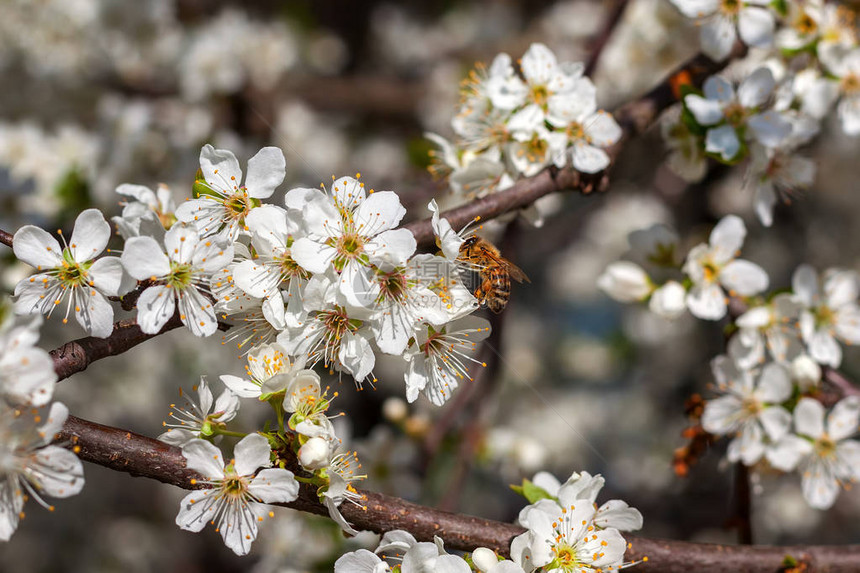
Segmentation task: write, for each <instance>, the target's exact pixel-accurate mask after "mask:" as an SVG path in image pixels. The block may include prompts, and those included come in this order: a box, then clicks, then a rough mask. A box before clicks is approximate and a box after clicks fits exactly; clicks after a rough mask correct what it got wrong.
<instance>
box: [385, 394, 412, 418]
mask: <svg viewBox="0 0 860 573" xmlns="http://www.w3.org/2000/svg"><path fill="white" fill-rule="evenodd" d="M382 415H383V416H385V419H386V420H388V421H389V422H394V423H395V424H397V423H400V422H402V421H403V420H404V419H405V418H406V416H408V415H409V408H408V407H407V406H406V402H404V401H403V399H402V398H398V397H396V396H392V397H390V398H388V399H386V400H385V402H383V403H382Z"/></svg>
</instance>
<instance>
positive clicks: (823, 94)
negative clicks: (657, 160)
mask: <svg viewBox="0 0 860 573" xmlns="http://www.w3.org/2000/svg"><path fill="white" fill-rule="evenodd" d="M673 3H674V4H675V5H676V6H677V7H678V8H679V9H680V10H681V11H682V12H683V13H684V14H685V15H687V16H690V17H694V18H697V19H698V21H699V22H700V23H701V28H700V30H701V38H702V50H703V51H704V52H705V53H706V54H707V55H709V56H710V57H712V58H714V59H718V60H722V59H724V58H726V57H727V56H728V54H729V51H730V49H731V46H732V44H733V43H734V41H735V38H736V33H735V28H737V31H738V32H739V33H740V37H741V39H742V40H743V41H744V42H746V43H747V44H749V45H750V46H756V47H760V48H766V49H767V50H768V51H766V52H765V53H764V55H762V54H760V53H757V54H756V56H755V58H756V59H754V60H753V61H752V65H751V66H750V65H749V63H748V65H747V67H748V68H749V67H751V68H752V69H751V71H749V72H748V73H747V72H745V71H744V70H743V68H742V69H741V72H740V75H741V78H740V81H739V82H738V85H737V88H735V85H734V83H733V82H732V81H731V79H729V78H728V77H726V76H724V75H715V76H712V77H710V78H708V80H707V81H706V82H705V84H704V86H703V91H702V92H701V93H700V92H698V91H696V90H692V89H690V88H688V87H685V88H683V89H684V90H685V92H684V98H683V105H682V108H680V109H679V108H676V109H674V110H673V111H672V112H671V113H669V114H667V116H666V117H665V118H664V123H663V135H664V139H665V140H666V144H667V146H668V147H669V149H670V150H671V153H670V156H669V158H668V165H669V167H670V168H671V169H672V170H673V171H675V172H676V173H677V174H678V175H680V176H681V177H682V178H684V179H686V180H688V181H698V180H701V179H702V177H704V174H705V172H706V158H708V157H710V158H712V159H715V160H717V161H719V162H722V163H727V164H737V163H740V162H742V161H744V160H746V163H747V166H746V177H745V179H746V181H747V186H748V187H750V188H751V190H752V192H753V195H754V197H753V204H754V207H755V212H756V214H757V215H758V217H759V219H760V221H761V222H762V224H764V225H766V226H770V225H771V224H772V222H773V208H774V205H775V204H776V203H777V201H778V200H779V199H780V198H782V199H783V200H785V201H786V202H787V201H788V200H789V199H790V197H791V194H792V193H794V192H796V191H800V190H806V189H809V188H810V187H811V186H812V184H813V182H814V179H815V172H816V166H815V163H814V162H813V161H812V160H811V159H809V158H806V157H803V156H801V155H798V154H797V151H798V150H799V149H800V148H801V147H802V146H803V145H805V144H807V143H809V142H810V141H811V140H812V139H813V138H814V137H815V136H816V135H817V134H818V132H819V131H820V123H821V121H822V120H823V119H824V118H825V117H826V116H827V115H828V114H829V113H830V112H831V110H833V109H834V108H835V109H836V110H837V113H838V115H839V118H840V120H841V123H842V128H843V130H844V132H845V133H846V134H849V135H858V134H860V89H858V86H860V44H858V40H857V34H856V27H855V26H856V14H855V13H854V12H853V11H852V9H851V8H849V7H847V6H843V5H840V4H838V3H825V2H823V1H819V0H814V1H810V2H801V1H796V0H789V1H788V2H781V3H765V2H758V1H755V2H752V1H749V2H734V1H732V2H728V1H717V0H714V1H712V2H711V1H709V2H698V1H695V2H694V1H691V0H690V1H688V0H673ZM751 58H753V56H751ZM837 102H838V103H837Z"/></svg>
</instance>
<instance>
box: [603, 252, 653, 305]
mask: <svg viewBox="0 0 860 573" xmlns="http://www.w3.org/2000/svg"><path fill="white" fill-rule="evenodd" d="M597 287H598V288H599V289H600V290H602V291H603V292H605V293H606V294H608V295H609V296H611V297H612V298H614V299H615V300H617V301H619V302H637V301H640V300H642V299H644V298H645V297H647V296H648V295H649V294H651V290H652V289H653V285H652V284H651V279H650V278H648V273H646V272H645V271H644V270H643V269H642V267H640V266H639V265H637V264H635V263H631V262H629V261H618V262H616V263H612V264H611V265H609V266H608V267H606V270H605V271H603V274H602V275H600V277H598V279H597Z"/></svg>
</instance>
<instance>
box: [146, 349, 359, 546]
mask: <svg viewBox="0 0 860 573" xmlns="http://www.w3.org/2000/svg"><path fill="white" fill-rule="evenodd" d="M245 370H246V372H245V375H244V376H234V375H223V376H221V382H222V383H223V385H224V388H223V389H222V391H221V393H220V394H219V395H218V397H217V398H216V397H215V395H214V393H213V391H212V388H211V387H210V385H209V383H208V382H207V381H206V380H205V378H204V379H201V381H200V384H199V385H198V386H197V388H196V389H195V390H196V394H197V398H196V399H193V398H191V397H186V403H185V404H184V405H182V406H177V405H175V404H173V405H172V409H173V411H172V412H171V413H170V418H171V421H170V422H169V423H167V422H165V424H164V425H165V427H166V428H167V430H166V431H165V432H164V433H163V434H162V435H161V436H159V439H161V440H162V441H164V442H167V443H169V444H172V445H175V446H178V447H180V448H182V453H183V456H184V457H185V458H186V460H187V462H188V467H190V468H192V469H194V470H196V471H197V472H198V473H199V474H200V475H201V476H202V479H199V480H196V481H195V485H197V486H199V487H203V488H204V489H202V490H200V491H195V492H192V493H190V494H188V495H187V496H186V498H185V499H184V500H183V501H182V503H181V507H180V511H179V514H178V515H177V517H176V524H177V525H179V526H180V527H181V528H182V529H185V530H188V531H195V532H197V531H200V530H202V529H203V527H204V526H205V525H206V523H207V522H213V523H216V524H217V531H218V532H219V533H220V534H221V536H222V538H223V539H224V543H225V544H226V545H227V547H229V548H230V549H232V550H233V551H234V552H235V553H237V554H239V555H244V554H246V553H248V551H249V550H250V548H251V544H252V543H253V541H254V539H256V537H257V532H258V529H257V527H258V526H257V524H258V522H260V521H262V520H263V518H264V516H265V515H266V513H267V510H266V508H265V505H266V504H271V503H288V502H291V501H294V500H295V499H296V498H297V496H298V493H299V482H298V481H297V480H296V477H295V475H294V474H293V472H291V471H290V470H287V469H285V468H284V459H290V458H292V459H297V460H298V462H299V465H300V466H301V468H302V469H303V470H304V472H305V473H306V476H309V477H304V478H303V479H304V480H305V481H310V482H311V483H314V484H315V485H316V486H317V487H318V493H319V498H320V501H321V502H322V503H323V504H324V505H325V506H326V507H327V508H328V509H329V513H330V515H331V517H332V519H334V520H335V521H336V522H337V523H338V524H339V525H340V526H341V527H342V528H343V529H344V531H346V532H348V533H351V534H353V535H354V534H357V533H358V532H357V531H356V530H355V529H354V528H353V527H352V526H351V525H350V524H349V523H348V522H347V521H346V520H345V519H344V518H343V516H342V515H341V513H340V511H339V509H338V508H339V506H340V505H341V504H342V503H343V502H344V501H348V502H350V503H354V504H359V503H360V502H361V499H362V498H361V495H360V494H359V493H358V491H357V490H356V489H355V487H354V486H353V483H354V482H355V481H358V480H361V479H363V478H364V476H363V475H361V474H360V473H359V471H360V468H361V465H360V464H359V462H358V457H357V455H356V454H355V453H354V452H349V451H344V450H343V448H342V444H341V440H340V439H339V438H338V437H337V435H336V433H335V428H334V425H333V424H332V422H331V420H330V417H329V415H328V413H327V412H328V409H329V407H330V405H331V401H332V399H333V398H334V397H335V396H336V395H337V394H335V395H334V396H331V397H330V396H329V395H328V390H327V389H326V390H323V389H322V388H321V386H320V377H319V374H317V373H316V372H314V371H313V370H311V369H308V368H305V363H304V362H303V361H300V362H296V361H291V360H290V359H289V356H288V355H287V353H286V350H285V349H284V348H283V347H281V346H280V345H278V344H264V345H261V346H260V347H258V348H256V349H255V350H254V351H252V352H251V353H249V354H248V357H247V366H246V368H245ZM243 398H246V399H254V400H255V401H258V402H266V403H268V404H269V405H270V406H271V407H272V408H273V410H274V412H275V414H276V418H277V422H276V423H275V424H266V430H265V431H262V432H257V433H250V434H243V433H241V432H236V431H233V430H229V429H228V423H229V422H230V421H232V420H233V419H234V418H235V417H236V414H237V413H238V411H239V407H240V405H241V399H243ZM224 436H235V437H238V436H242V439H241V440H240V441H239V442H238V443H237V444H236V446H235V448H234V455H235V458H234V459H233V460H232V461H229V462H227V463H225V461H224V458H223V456H222V454H221V451H220V449H219V448H218V447H217V446H216V445H215V443H216V442H219V441H220V440H221V439H222V438H223V437H224ZM286 453H289V454H290V455H289V456H286V457H285V455H284V454H286ZM213 460H214V463H213ZM259 468H264V469H263V470H262V471H260V472H257V470H258V469H259Z"/></svg>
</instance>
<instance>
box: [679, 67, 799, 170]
mask: <svg viewBox="0 0 860 573" xmlns="http://www.w3.org/2000/svg"><path fill="white" fill-rule="evenodd" d="M775 86H776V82H775V80H774V77H773V73H772V72H771V71H770V69H769V68H767V67H761V68H758V69H757V70H755V71H754V72H753V73H752V74H750V75H749V76H747V77H746V78H745V79H744V80H743V81H742V82H741V84H740V85H739V86H738V89H737V92H735V89H734V86H732V83H731V82H730V81H729V80H727V79H726V78H724V77H722V76H719V75H715V76H711V77H709V78H708V79H707V80H705V84H704V86H703V88H702V89H703V91H704V97H702V96H700V95H697V94H689V95H687V96H686V97H685V98H684V104H685V105H686V106H687V109H689V110H690V112H691V113H692V114H693V116H694V117H695V118H696V121H697V122H699V124H701V125H703V126H706V127H707V128H708V132H707V134H706V136H705V151H707V152H709V153H715V154H718V155H719V156H720V157H721V158H722V159H723V160H724V161H731V160H734V159H735V158H736V157H737V156H738V155H739V153H740V152H741V145H742V140H741V137H740V135H739V131H741V130H745V131H746V133H747V134H748V135H750V136H751V139H753V140H755V141H757V142H758V143H760V144H762V145H764V146H766V147H775V146H777V145H779V144H780V142H782V140H783V139H784V138H785V137H787V136H788V135H789V133H791V124H790V123H789V122H788V120H786V119H785V118H784V117H782V115H781V114H780V112H777V111H775V110H772V109H771V110H765V109H763V108H764V106H765V104H766V103H767V101H768V99H769V98H770V96H771V94H772V93H773V90H774V87H775ZM744 128H745V129H744Z"/></svg>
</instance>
